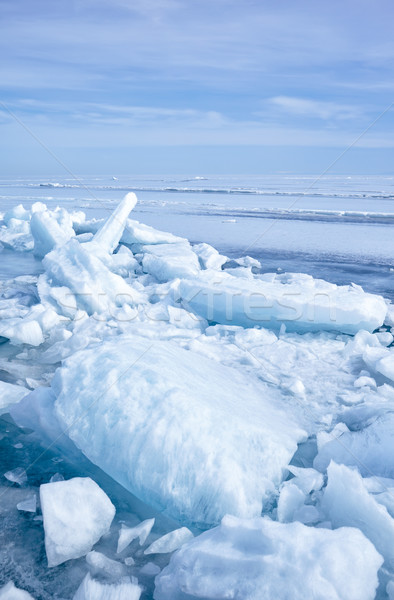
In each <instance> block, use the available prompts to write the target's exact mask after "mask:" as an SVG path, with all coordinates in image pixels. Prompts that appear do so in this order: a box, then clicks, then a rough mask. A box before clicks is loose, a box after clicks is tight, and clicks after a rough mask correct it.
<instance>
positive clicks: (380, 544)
mask: <svg viewBox="0 0 394 600" xmlns="http://www.w3.org/2000/svg"><path fill="white" fill-rule="evenodd" d="M327 474H328V483H327V487H326V489H325V491H324V496H323V500H322V509H323V510H324V511H325V512H326V514H327V517H328V518H329V519H330V521H331V523H332V525H333V527H342V526H349V527H357V528H358V529H360V530H361V531H362V532H363V533H364V535H365V536H366V537H367V538H369V539H370V540H371V542H372V543H373V544H374V545H375V547H376V549H377V550H378V552H380V554H381V555H382V556H383V557H384V559H385V561H386V565H387V567H388V568H390V569H391V570H392V569H393V568H394V544H393V539H394V519H393V518H392V517H391V516H390V515H389V513H388V512H387V509H386V507H385V506H382V505H381V504H378V503H377V502H376V501H375V499H374V498H373V496H371V495H370V494H368V491H367V489H366V488H365V486H364V484H363V480H362V477H361V475H360V474H359V473H358V472H357V471H356V470H353V469H349V467H346V466H345V465H337V464H336V463H334V462H331V463H330V465H329V467H328V469H327Z"/></svg>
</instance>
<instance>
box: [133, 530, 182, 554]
mask: <svg viewBox="0 0 394 600" xmlns="http://www.w3.org/2000/svg"><path fill="white" fill-rule="evenodd" d="M192 538H193V534H192V532H191V531H190V529H188V528H187V527H181V528H180V529H175V530H174V531H170V533H166V535H163V536H162V537H160V538H159V539H157V540H156V541H154V542H153V544H151V545H150V546H149V547H148V548H147V549H146V550H144V554H167V553H168V552H174V550H177V549H178V548H180V547H181V546H182V545H183V544H186V542H189V541H190V540H191V539H192Z"/></svg>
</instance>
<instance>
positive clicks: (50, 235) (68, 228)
mask: <svg viewBox="0 0 394 600" xmlns="http://www.w3.org/2000/svg"><path fill="white" fill-rule="evenodd" d="M30 228H31V233H32V235H33V238H34V254H35V256H38V257H40V258H42V257H43V256H45V255H46V254H48V252H50V251H51V250H53V249H54V248H55V247H56V246H62V245H64V244H65V243H66V242H67V241H68V240H69V239H70V238H72V237H74V235H75V232H74V230H73V227H72V220H71V217H70V215H69V214H68V213H67V211H65V210H64V209H62V210H60V211H57V212H55V211H49V210H45V211H39V212H35V213H34V214H33V215H32V217H31V221H30Z"/></svg>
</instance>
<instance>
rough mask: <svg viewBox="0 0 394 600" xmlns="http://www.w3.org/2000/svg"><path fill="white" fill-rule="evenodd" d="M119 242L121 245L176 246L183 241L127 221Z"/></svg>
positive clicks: (130, 220)
mask: <svg viewBox="0 0 394 600" xmlns="http://www.w3.org/2000/svg"><path fill="white" fill-rule="evenodd" d="M121 241H122V243H123V244H128V245H132V244H141V245H145V244H176V243H178V242H182V241H185V240H184V239H183V238H181V237H178V236H177V235H173V234H172V233H167V232H166V231H159V230H158V229H154V228H153V227H150V226H149V225H145V224H144V223H139V222H138V221H134V220H132V219H127V222H126V227H125V230H124V232H123V235H122V238H121Z"/></svg>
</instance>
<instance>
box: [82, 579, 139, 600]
mask: <svg viewBox="0 0 394 600" xmlns="http://www.w3.org/2000/svg"><path fill="white" fill-rule="evenodd" d="M141 591H142V590H141V588H140V587H139V585H138V584H137V583H136V582H132V581H131V580H130V579H129V578H125V579H124V580H123V581H121V582H120V583H116V584H108V583H102V582H100V581H98V580H96V579H93V578H92V577H91V576H90V575H89V574H88V575H86V577H85V579H84V580H83V581H82V583H81V585H80V586H79V588H78V590H77V592H76V594H75V596H74V598H73V600H139V598H140V596H141Z"/></svg>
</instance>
